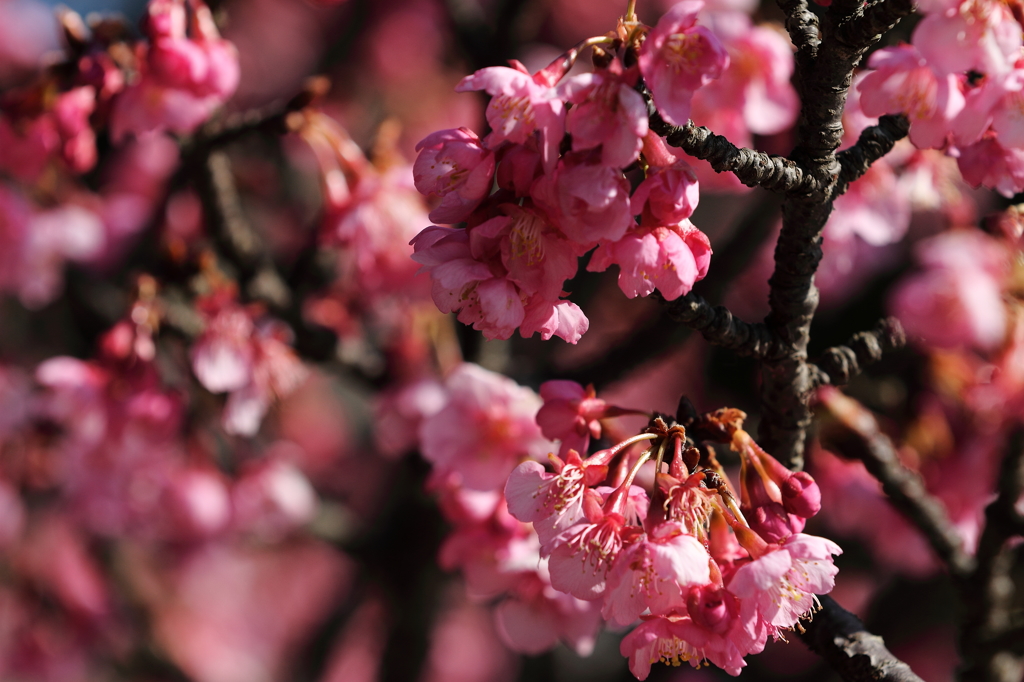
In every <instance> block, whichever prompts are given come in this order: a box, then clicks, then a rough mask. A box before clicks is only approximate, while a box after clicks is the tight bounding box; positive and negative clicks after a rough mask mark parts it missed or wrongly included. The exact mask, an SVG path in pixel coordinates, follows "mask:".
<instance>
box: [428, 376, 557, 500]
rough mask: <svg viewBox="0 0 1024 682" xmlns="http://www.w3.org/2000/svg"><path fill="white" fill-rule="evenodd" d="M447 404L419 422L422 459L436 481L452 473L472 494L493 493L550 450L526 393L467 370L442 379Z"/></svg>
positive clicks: (535, 400) (533, 399) (536, 405)
mask: <svg viewBox="0 0 1024 682" xmlns="http://www.w3.org/2000/svg"><path fill="white" fill-rule="evenodd" d="M445 385H446V387H447V388H448V391H449V395H450V398H449V402H448V404H447V405H446V406H445V407H444V408H443V409H442V410H441V411H440V412H438V413H437V414H434V415H432V416H430V417H427V418H426V419H424V420H423V424H422V426H421V427H420V439H421V443H422V450H423V456H424V457H425V458H426V459H427V460H428V461H429V462H431V463H432V464H433V465H434V467H435V469H436V470H437V471H438V472H439V475H445V474H446V473H447V472H455V473H457V474H459V475H460V476H461V477H462V481H463V485H465V486H466V487H467V488H470V489H474V490H490V489H494V488H499V487H500V486H502V485H503V484H504V483H505V480H506V479H507V478H508V475H509V474H510V473H511V472H512V470H513V469H514V468H515V467H516V465H518V464H519V462H521V461H522V460H524V459H533V460H539V459H541V458H542V457H544V456H545V455H546V454H547V453H548V452H551V451H552V449H553V447H552V444H551V443H550V442H549V441H548V440H546V439H545V438H544V437H543V436H542V435H541V432H540V428H539V427H538V426H537V423H536V421H535V418H536V415H537V410H538V409H540V406H541V400H540V397H539V396H537V394H536V393H534V392H533V391H531V390H530V389H528V388H524V387H522V386H518V385H517V384H516V383H515V382H514V381H512V380H511V379H508V378H506V377H503V376H501V375H499V374H495V373H493V372H488V371H487V370H485V369H483V368H481V367H478V366H477V365H472V364H463V365H459V366H458V367H457V368H456V369H455V370H454V371H453V372H452V373H451V374H450V375H449V376H448V378H447V380H446V381H445Z"/></svg>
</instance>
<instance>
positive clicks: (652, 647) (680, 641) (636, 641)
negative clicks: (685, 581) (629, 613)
mask: <svg viewBox="0 0 1024 682" xmlns="http://www.w3.org/2000/svg"><path fill="white" fill-rule="evenodd" d="M690 625H691V624H690V622H689V619H688V618H686V617H679V616H674V617H669V618H663V617H650V618H645V619H644V622H643V623H641V624H640V625H639V626H638V627H637V628H636V629H635V630H633V631H632V632H630V633H629V634H628V635H626V636H625V637H624V638H623V639H622V642H621V643H620V644H619V652H620V653H621V654H622V655H623V656H625V657H626V658H628V659H629V671H630V672H631V673H633V675H634V676H635V677H636V678H637V679H638V680H646V679H647V676H648V675H650V674H651V666H652V665H653V664H655V663H658V662H659V661H660V662H662V663H665V664H667V665H672V666H678V665H680V664H682V663H687V662H688V663H690V665H692V666H694V667H697V666H698V665H699V664H700V663H701V661H703V660H704V654H703V653H702V651H701V649H702V647H703V645H705V644H706V643H707V642H708V638H707V637H700V634H701V632H700V631H699V630H698V629H696V628H693V627H689V626H690ZM695 635H696V636H697V637H696V638H695Z"/></svg>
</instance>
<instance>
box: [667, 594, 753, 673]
mask: <svg viewBox="0 0 1024 682" xmlns="http://www.w3.org/2000/svg"><path fill="white" fill-rule="evenodd" d="M686 610H687V613H689V615H690V627H685V626H684V628H681V630H683V633H682V634H683V636H686V635H689V636H690V637H691V638H692V639H695V640H699V639H704V641H705V644H704V645H703V646H702V647H701V654H703V655H704V656H705V657H706V658H707V660H709V661H711V662H712V663H714V664H715V665H717V666H718V667H720V668H722V669H723V670H725V671H726V672H727V673H729V674H730V675H734V676H735V675H739V674H740V669H741V668H743V667H744V666H746V664H747V663H746V661H744V660H743V657H744V656H746V655H747V654H756V653H760V652H761V651H762V650H763V649H764V645H765V643H766V642H767V640H768V629H767V628H766V627H764V625H763V623H761V622H760V620H759V619H758V618H757V617H756V616H753V614H750V613H748V614H745V613H743V609H742V608H741V602H740V601H739V600H738V599H737V598H736V597H735V596H733V595H732V594H731V593H730V592H728V591H727V590H724V589H722V588H721V587H720V586H716V585H705V586H702V587H691V588H690V591H689V594H688V595H687V598H686ZM691 627H692V628H693V629H692V630H691V629H690V628H691ZM694 630H696V631H697V632H699V633H700V634H699V635H698V634H696V632H694ZM687 631H689V632H687ZM692 663H693V662H692V661H691V664H692Z"/></svg>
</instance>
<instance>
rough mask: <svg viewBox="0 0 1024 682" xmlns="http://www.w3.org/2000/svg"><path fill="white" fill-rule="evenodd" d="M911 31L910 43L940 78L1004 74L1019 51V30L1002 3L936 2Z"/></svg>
mask: <svg viewBox="0 0 1024 682" xmlns="http://www.w3.org/2000/svg"><path fill="white" fill-rule="evenodd" d="M929 4H930V5H933V6H932V7H930V8H928V9H927V10H926V11H927V12H928V13H927V16H925V18H924V19H923V20H921V23H919V24H918V25H917V27H916V28H915V29H914V35H913V38H912V40H913V43H914V45H915V46H917V48H918V49H919V50H920V51H921V54H922V55H923V56H924V58H925V59H927V60H928V63H929V64H930V65H931V67H932V68H933V69H935V71H936V72H937V73H939V74H941V75H946V74H958V73H963V72H964V71H970V70H974V71H978V72H980V73H984V74H999V73H1005V72H1006V71H1008V70H1009V69H1010V68H1011V67H1012V66H1013V63H1014V62H1015V61H1017V58H1018V57H1019V56H1020V49H1021V27H1020V24H1018V23H1017V20H1016V19H1015V18H1014V16H1013V12H1012V11H1011V10H1010V7H1009V6H1008V5H1007V4H1006V3H1002V2H993V0H938V1H937V2H934V3H929Z"/></svg>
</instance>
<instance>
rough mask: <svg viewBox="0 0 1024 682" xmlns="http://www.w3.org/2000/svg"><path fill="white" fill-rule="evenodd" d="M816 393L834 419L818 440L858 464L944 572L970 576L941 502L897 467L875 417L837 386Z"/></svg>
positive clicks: (968, 561) (917, 479) (917, 477)
mask: <svg viewBox="0 0 1024 682" xmlns="http://www.w3.org/2000/svg"><path fill="white" fill-rule="evenodd" d="M819 397H820V398H821V402H822V404H823V405H824V406H825V407H826V409H827V410H828V411H829V413H830V414H831V416H832V417H834V420H832V421H829V422H828V423H827V424H826V425H825V426H824V427H823V429H822V435H821V438H822V442H823V443H827V446H828V447H829V449H832V450H835V451H836V452H838V453H839V454H841V455H843V456H844V457H847V458H849V459H856V460H859V461H861V462H863V463H864V466H865V468H866V469H867V470H868V472H869V473H871V475H872V476H874V477H875V478H876V479H878V481H879V482H880V483H881V484H882V490H883V491H884V492H885V494H886V495H887V496H888V497H889V501H890V502H892V505H893V506H894V507H896V509H897V510H898V511H899V512H900V513H901V514H903V515H904V516H905V517H907V519H908V520H909V521H910V522H911V523H912V524H914V526H916V527H917V528H918V529H919V530H920V531H921V532H922V533H923V534H924V536H925V538H926V539H927V540H928V543H929V544H930V545H931V547H932V549H933V550H934V551H935V554H936V555H938V557H939V559H940V560H941V561H942V562H943V563H944V564H946V566H947V567H949V570H950V573H952V574H953V576H954V577H955V578H958V579H963V578H965V577H967V576H970V575H971V573H972V571H973V570H974V565H975V564H974V559H973V558H972V557H971V556H970V555H969V554H967V553H966V552H965V551H964V546H963V539H962V538H961V537H960V535H959V534H958V533H957V532H956V529H955V528H954V527H953V524H952V523H951V522H950V520H949V516H948V514H947V513H946V508H945V506H944V505H943V504H942V502H941V501H940V500H939V499H937V498H935V497H933V496H932V495H931V494H930V493H929V492H928V491H927V490H926V489H925V487H924V481H923V480H922V479H921V476H920V474H918V473H916V472H914V471H911V470H910V469H907V468H906V467H905V466H903V464H902V463H901V462H900V460H899V456H898V455H897V453H896V448H895V446H894V445H893V443H892V441H891V440H890V439H889V437H888V436H886V435H885V434H884V433H882V431H881V430H880V429H879V428H878V422H877V421H876V420H875V416H874V415H873V414H871V412H870V411H868V410H867V409H865V408H864V407H862V406H861V405H860V403H858V402H857V401H855V400H853V399H851V398H847V397H846V396H844V395H843V394H842V393H840V392H839V391H838V390H837V389H828V390H825V389H822V390H821V391H820V392H819Z"/></svg>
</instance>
